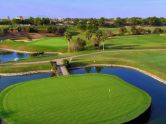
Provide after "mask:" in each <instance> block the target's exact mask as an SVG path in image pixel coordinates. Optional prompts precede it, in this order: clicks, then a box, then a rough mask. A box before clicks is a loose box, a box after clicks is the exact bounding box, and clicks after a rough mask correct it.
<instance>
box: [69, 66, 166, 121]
mask: <svg viewBox="0 0 166 124" xmlns="http://www.w3.org/2000/svg"><path fill="white" fill-rule="evenodd" d="M70 73H71V74H84V73H102V74H112V75H115V76H118V77H120V78H121V79H123V80H125V81H127V82H129V83H130V84H133V85H134V86H136V87H139V88H140V89H143V90H144V91H146V92H147V93H148V94H149V95H150V96H151V97H152V108H151V113H150V117H149V120H148V124H166V85H165V84H163V83H161V82H159V81H157V80H155V79H153V78H151V77H149V76H147V75H145V74H143V73H140V72H138V71H135V70H131V69H126V68H111V67H87V68H78V69H73V70H70Z"/></svg>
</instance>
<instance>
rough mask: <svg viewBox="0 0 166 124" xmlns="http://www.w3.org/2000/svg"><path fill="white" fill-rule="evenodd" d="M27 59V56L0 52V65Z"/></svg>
mask: <svg viewBox="0 0 166 124" xmlns="http://www.w3.org/2000/svg"><path fill="white" fill-rule="evenodd" d="M29 57H30V55H29V54H23V53H16V52H2V51H0V63H4V62H9V61H18V60H20V59H26V58H29Z"/></svg>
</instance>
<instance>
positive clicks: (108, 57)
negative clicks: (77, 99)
mask: <svg viewBox="0 0 166 124" xmlns="http://www.w3.org/2000/svg"><path fill="white" fill-rule="evenodd" d="M94 56H95V58H94ZM94 60H95V63H94ZM93 63H94V64H122V65H129V66H133V67H137V68H140V69H142V70H145V71H148V72H150V73H153V74H155V75H157V76H159V77H161V78H163V79H165V80H166V77H165V75H166V69H165V68H166V64H165V63H166V51H165V50H163V51H162V50H153V51H148V50H145V51H113V52H105V53H100V54H99V53H98V54H95V55H88V56H84V57H77V58H74V59H73V60H72V61H71V64H72V65H73V66H74V65H78V66H80V65H85V64H93Z"/></svg>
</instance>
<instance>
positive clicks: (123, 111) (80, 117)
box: [0, 74, 151, 124]
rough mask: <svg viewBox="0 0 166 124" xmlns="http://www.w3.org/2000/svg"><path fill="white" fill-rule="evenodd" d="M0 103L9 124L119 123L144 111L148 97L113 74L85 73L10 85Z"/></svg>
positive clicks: (148, 103) (3, 115)
mask: <svg viewBox="0 0 166 124" xmlns="http://www.w3.org/2000/svg"><path fill="white" fill-rule="evenodd" d="M0 104H1V108H0V110H1V115H2V117H3V118H4V120H6V121H7V122H8V123H9V124H87V123H89V124H90V123H94V124H98V123H104V124H110V123H111V124H119V123H123V122H127V121H130V120H132V119H134V118H136V117H138V116H139V115H140V114H142V113H143V112H145V111H146V110H147V109H148V108H149V106H150V104H151V97H150V96H149V95H148V94H146V93H145V92H144V91H142V90H140V89H138V88H136V87H134V86H132V85H130V84H128V83H126V82H124V81H123V80H121V79H119V78H117V77H115V76H111V75H103V74H89V75H87V74H85V75H74V76H68V77H58V78H48V79H42V80H34V81H29V82H25V83H21V84H16V85H13V86H11V87H9V88H7V89H6V90H4V91H3V92H2V93H1V100H0Z"/></svg>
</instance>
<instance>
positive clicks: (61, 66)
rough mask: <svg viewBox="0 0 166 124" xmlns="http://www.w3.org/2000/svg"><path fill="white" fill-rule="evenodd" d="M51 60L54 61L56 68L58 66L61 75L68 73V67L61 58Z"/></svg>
mask: <svg viewBox="0 0 166 124" xmlns="http://www.w3.org/2000/svg"><path fill="white" fill-rule="evenodd" d="M51 62H53V63H54V62H55V63H56V65H57V68H59V70H60V72H61V73H62V75H63V76H67V75H69V72H68V69H67V68H66V66H65V64H64V61H63V59H56V60H54V61H51Z"/></svg>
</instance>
